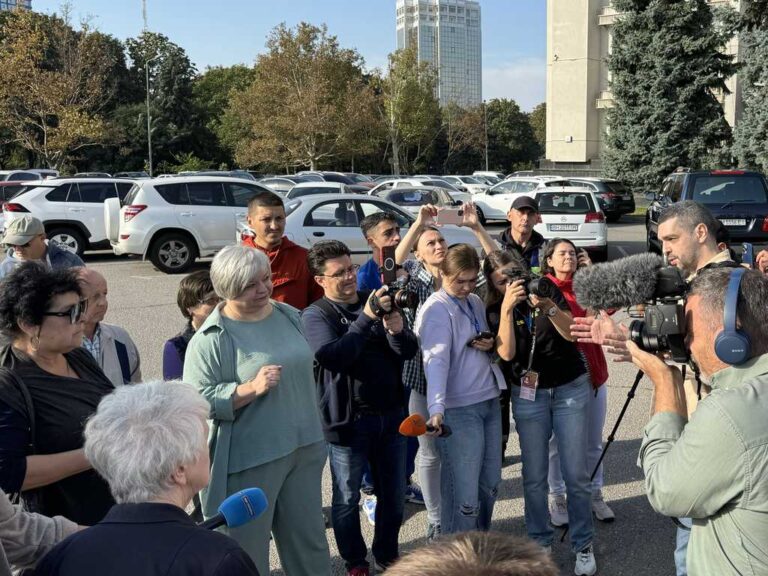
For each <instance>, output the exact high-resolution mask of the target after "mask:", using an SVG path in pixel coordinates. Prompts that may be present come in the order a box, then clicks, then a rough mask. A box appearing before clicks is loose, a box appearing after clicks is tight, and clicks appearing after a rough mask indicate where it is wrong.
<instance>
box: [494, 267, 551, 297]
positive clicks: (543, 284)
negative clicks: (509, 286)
mask: <svg viewBox="0 0 768 576" xmlns="http://www.w3.org/2000/svg"><path fill="white" fill-rule="evenodd" d="M501 273H502V274H503V275H504V276H506V277H507V278H509V279H510V282H514V281H516V280H523V281H524V282H523V287H524V288H525V295H526V296H530V295H531V294H533V295H534V296H538V297H539V298H552V297H553V296H554V295H555V293H556V291H557V287H556V286H555V284H554V283H553V282H552V280H550V279H549V278H547V277H545V276H537V275H535V274H532V273H530V272H527V271H524V270H520V269H511V270H510V269H502V270H501Z"/></svg>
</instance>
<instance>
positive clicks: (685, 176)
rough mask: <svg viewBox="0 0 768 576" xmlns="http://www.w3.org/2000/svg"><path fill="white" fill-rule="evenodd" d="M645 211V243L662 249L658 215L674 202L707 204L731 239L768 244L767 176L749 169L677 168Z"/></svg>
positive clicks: (735, 241) (665, 180)
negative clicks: (686, 201)
mask: <svg viewBox="0 0 768 576" xmlns="http://www.w3.org/2000/svg"><path fill="white" fill-rule="evenodd" d="M649 199H651V200H652V202H651V205H650V206H649V207H648V210H647V212H646V214H645V229H646V243H647V246H648V250H649V251H651V252H661V241H660V240H659V237H658V229H659V216H660V215H661V212H662V211H663V210H664V208H666V207H667V206H669V205H670V204H673V203H675V202H680V201H682V200H693V201H695V202H699V203H701V204H704V205H705V206H706V207H707V208H709V210H710V211H711V212H712V214H713V215H714V216H715V218H717V219H719V220H720V221H721V222H722V223H723V224H724V225H725V227H726V228H727V229H728V232H729V233H730V235H731V242H732V243H733V244H734V245H736V244H737V243H742V242H750V243H752V244H755V245H760V246H764V245H766V244H768V186H767V185H766V180H765V176H763V175H762V174H760V173H759V172H752V171H749V170H690V169H688V168H678V169H677V170H675V171H674V172H673V173H672V174H670V175H669V176H667V177H666V178H664V181H663V182H662V184H661V189H660V191H659V192H658V193H656V194H652V195H649Z"/></svg>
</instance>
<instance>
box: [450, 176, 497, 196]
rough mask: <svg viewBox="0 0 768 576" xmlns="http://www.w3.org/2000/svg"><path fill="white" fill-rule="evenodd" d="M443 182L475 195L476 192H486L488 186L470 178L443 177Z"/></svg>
mask: <svg viewBox="0 0 768 576" xmlns="http://www.w3.org/2000/svg"><path fill="white" fill-rule="evenodd" d="M442 179H443V180H445V181H446V182H448V183H449V184H453V185H454V186H456V187H457V188H458V187H460V186H461V187H464V188H466V189H467V192H469V193H470V194H477V193H478V192H484V191H485V190H488V188H489V186H488V185H487V184H485V183H484V182H480V180H477V179H476V178H473V177H472V176H443V177H442Z"/></svg>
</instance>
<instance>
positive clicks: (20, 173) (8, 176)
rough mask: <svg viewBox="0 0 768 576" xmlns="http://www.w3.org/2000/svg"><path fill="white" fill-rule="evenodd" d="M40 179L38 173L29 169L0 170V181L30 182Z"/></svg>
mask: <svg viewBox="0 0 768 576" xmlns="http://www.w3.org/2000/svg"><path fill="white" fill-rule="evenodd" d="M34 180H40V174H38V173H37V172H31V171H29V170H0V182H28V181H29V182H31V181H34Z"/></svg>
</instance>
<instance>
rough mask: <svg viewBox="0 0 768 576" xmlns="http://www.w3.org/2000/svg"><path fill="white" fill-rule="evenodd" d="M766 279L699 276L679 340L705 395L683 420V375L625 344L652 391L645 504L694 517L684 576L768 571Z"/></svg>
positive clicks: (733, 272)
mask: <svg viewBox="0 0 768 576" xmlns="http://www.w3.org/2000/svg"><path fill="white" fill-rule="evenodd" d="M766 301H768V279H766V278H765V277H764V276H763V275H762V274H760V273H759V272H756V271H753V270H747V269H744V268H735V269H734V268H724V269H716V270H710V271H707V273H705V274H701V275H698V276H697V277H696V278H695V279H694V280H693V282H692V284H691V289H690V291H689V293H688V297H687V300H686V303H685V310H686V326H687V328H686V339H687V345H688V348H689V350H690V353H691V356H692V358H693V360H694V361H695V362H696V364H697V366H698V367H699V369H700V371H701V374H702V377H703V378H705V379H706V380H707V381H708V383H709V386H710V387H711V389H712V392H711V393H710V394H709V395H708V396H707V397H706V398H704V399H703V400H701V402H699V405H698V407H697V409H696V412H695V413H694V414H693V415H692V416H691V418H690V420H689V419H688V411H687V408H686V402H685V394H684V392H683V377H682V374H681V372H680V370H679V369H678V368H677V367H674V366H668V365H667V364H666V363H665V362H664V361H663V360H662V359H661V358H660V357H658V356H655V355H653V354H649V353H647V352H643V351H642V350H640V349H639V348H638V347H637V346H636V345H635V344H633V343H631V342H627V344H626V345H627V348H628V350H629V353H630V354H631V356H632V361H633V362H634V363H635V365H637V366H638V367H639V368H640V369H641V370H642V371H643V372H645V374H646V375H647V376H648V377H649V378H650V379H651V381H652V382H653V384H654V388H655V403H654V415H653V417H652V418H651V420H650V422H649V423H648V424H647V425H646V427H645V431H644V438H643V443H642V446H641V448H640V456H639V462H640V464H641V465H642V468H643V472H644V474H645V484H646V490H647V493H648V499H649V501H650V502H651V505H652V506H653V507H654V509H656V510H657V511H658V512H660V513H662V514H665V515H667V516H681V517H683V516H684V517H690V518H692V519H693V529H692V532H691V539H690V544H689V546H688V556H687V565H688V573H689V574H691V576H697V575H704V574H717V575H718V576H726V575H730V574H733V575H737V574H738V575H742V574H768V419H766V414H768V331H766V330H765V327H766V326H768V308H766V306H765V302H766Z"/></svg>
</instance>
